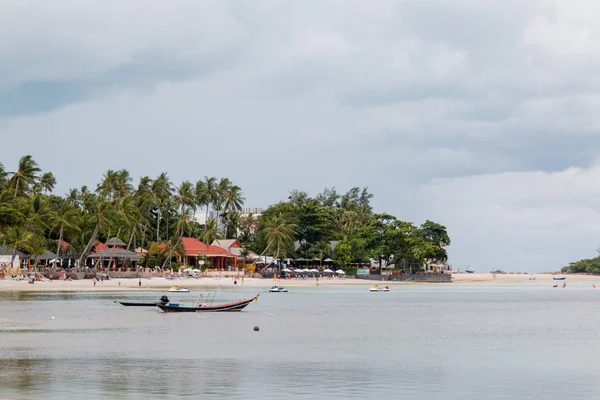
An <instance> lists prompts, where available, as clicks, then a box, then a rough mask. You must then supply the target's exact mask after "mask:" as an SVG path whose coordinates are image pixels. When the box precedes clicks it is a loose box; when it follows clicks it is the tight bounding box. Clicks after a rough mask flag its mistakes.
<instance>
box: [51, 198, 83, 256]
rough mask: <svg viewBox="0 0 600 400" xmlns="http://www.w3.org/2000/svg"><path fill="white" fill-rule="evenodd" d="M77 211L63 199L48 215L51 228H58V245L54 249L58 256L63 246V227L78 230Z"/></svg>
mask: <svg viewBox="0 0 600 400" xmlns="http://www.w3.org/2000/svg"><path fill="white" fill-rule="evenodd" d="M79 222H80V217H79V212H78V211H77V209H76V208H75V207H73V206H72V205H71V203H68V202H66V201H63V202H62V203H61V205H60V207H58V208H57V209H56V210H54V212H53V213H52V215H51V217H50V223H51V225H52V229H58V247H57V249H56V256H57V257H60V250H61V249H62V246H63V240H64V233H65V229H68V230H72V231H76V232H79V231H80V230H81V229H80V228H79V226H78V225H79Z"/></svg>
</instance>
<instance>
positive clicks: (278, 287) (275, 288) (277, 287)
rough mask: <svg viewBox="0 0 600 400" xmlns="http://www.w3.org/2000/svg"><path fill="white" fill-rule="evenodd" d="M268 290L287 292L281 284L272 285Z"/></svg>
mask: <svg viewBox="0 0 600 400" xmlns="http://www.w3.org/2000/svg"><path fill="white" fill-rule="evenodd" d="M269 292H271V293H287V289H284V288H283V287H281V286H273V287H272V288H271V289H269Z"/></svg>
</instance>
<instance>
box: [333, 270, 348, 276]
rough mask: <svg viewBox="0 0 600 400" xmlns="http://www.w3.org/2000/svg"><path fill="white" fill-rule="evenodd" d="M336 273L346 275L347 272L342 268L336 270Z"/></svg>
mask: <svg viewBox="0 0 600 400" xmlns="http://www.w3.org/2000/svg"><path fill="white" fill-rule="evenodd" d="M335 273H336V274H340V275H346V273H345V272H344V271H343V270H341V269H338V270H337V271H335Z"/></svg>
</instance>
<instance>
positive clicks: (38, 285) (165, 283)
mask: <svg viewBox="0 0 600 400" xmlns="http://www.w3.org/2000/svg"><path fill="white" fill-rule="evenodd" d="M553 276H561V277H562V276H566V277H567V279H566V282H569V283H571V282H574V283H578V282H579V283H582V284H583V283H589V284H590V285H592V284H596V283H598V285H600V276H594V275H565V274H561V275H552V274H546V273H540V274H529V275H525V274H521V275H517V274H512V275H511V274H497V275H496V277H495V278H494V276H493V274H490V273H486V274H477V273H474V274H453V275H452V282H451V283H457V284H467V285H477V284H492V285H495V284H499V285H516V284H523V283H527V284H536V283H545V284H549V283H552V284H553V285H554V284H559V285H562V283H563V282H564V281H554V280H553V279H552V278H553ZM530 277H535V280H529V278H530ZM141 281H142V285H141V287H140V286H139V279H137V278H129V279H128V278H114V279H111V280H108V281H104V282H100V281H98V282H96V286H94V283H93V281H92V280H90V279H82V280H74V281H61V280H53V281H52V282H50V281H49V280H44V281H41V282H35V283H34V284H33V285H32V284H29V283H28V282H27V281H16V280H8V279H7V280H0V292H119V291H144V292H146V291H151V292H154V291H157V292H158V291H160V292H164V291H166V290H168V289H169V288H171V287H172V286H179V287H180V288H187V289H190V290H191V291H194V290H196V291H198V290H214V289H217V288H221V289H234V288H237V289H241V288H256V289H267V288H270V287H271V286H274V285H277V286H284V287H313V286H317V282H316V280H315V279H307V280H296V279H279V280H277V281H275V280H273V279H260V278H244V282H243V283H242V280H241V279H240V280H238V283H237V284H234V283H233V282H234V278H222V279H217V278H202V279H174V280H168V279H166V278H160V277H157V278H142V279H141ZM119 282H120V284H119ZM451 283H450V282H441V283H437V282H415V281H381V280H366V279H354V278H342V279H319V284H318V286H325V287H356V286H371V285H374V284H377V285H388V286H403V285H436V284H437V285H441V286H445V285H448V284H451Z"/></svg>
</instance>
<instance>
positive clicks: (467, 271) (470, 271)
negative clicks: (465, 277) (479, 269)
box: [465, 268, 475, 274]
mask: <svg viewBox="0 0 600 400" xmlns="http://www.w3.org/2000/svg"><path fill="white" fill-rule="evenodd" d="M465 272H466V273H467V274H472V273H474V272H475V271H473V270H472V269H471V268H467V269H465Z"/></svg>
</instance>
